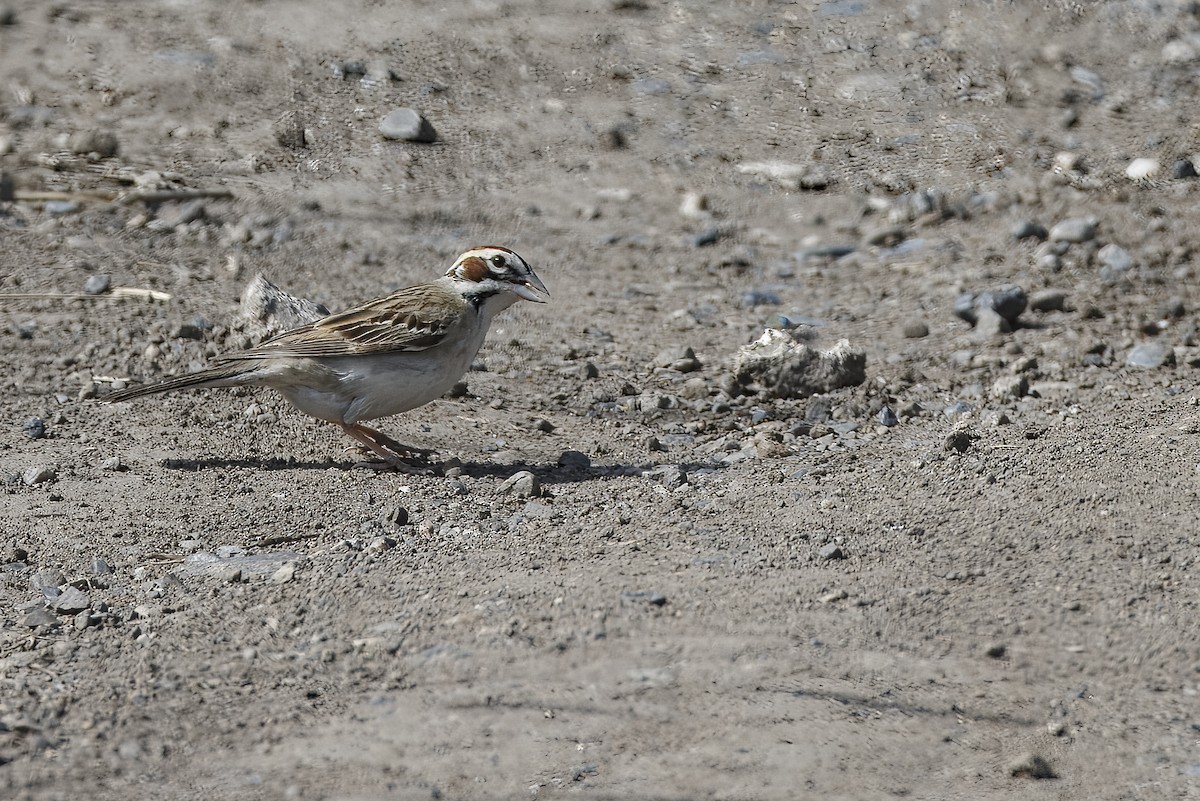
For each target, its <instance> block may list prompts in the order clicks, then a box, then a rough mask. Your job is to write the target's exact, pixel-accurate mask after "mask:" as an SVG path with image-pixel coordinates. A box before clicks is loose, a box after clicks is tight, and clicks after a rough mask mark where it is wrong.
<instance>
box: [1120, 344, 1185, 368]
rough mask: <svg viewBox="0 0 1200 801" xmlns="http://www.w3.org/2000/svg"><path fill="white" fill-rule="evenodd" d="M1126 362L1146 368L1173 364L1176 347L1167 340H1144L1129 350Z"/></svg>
mask: <svg viewBox="0 0 1200 801" xmlns="http://www.w3.org/2000/svg"><path fill="white" fill-rule="evenodd" d="M1125 364H1127V365H1129V366H1130V367H1145V368H1154V367H1166V366H1173V365H1174V364H1175V349H1174V348H1172V347H1171V346H1170V345H1168V344H1166V343H1165V342H1143V343H1142V344H1140V345H1137V346H1136V347H1134V348H1133V350H1131V351H1129V355H1128V356H1126V357H1125Z"/></svg>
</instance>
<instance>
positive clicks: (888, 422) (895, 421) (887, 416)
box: [879, 406, 900, 428]
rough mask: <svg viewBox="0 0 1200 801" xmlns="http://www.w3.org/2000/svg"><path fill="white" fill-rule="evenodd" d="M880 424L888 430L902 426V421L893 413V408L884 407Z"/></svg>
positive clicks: (880, 415)
mask: <svg viewBox="0 0 1200 801" xmlns="http://www.w3.org/2000/svg"><path fill="white" fill-rule="evenodd" d="M879 424H880V425H881V426H886V427H887V428H891V427H892V426H896V425H899V424H900V419H899V418H898V417H896V413H895V412H893V411H892V407H891V406H884V407H883V408H882V409H880V410H879Z"/></svg>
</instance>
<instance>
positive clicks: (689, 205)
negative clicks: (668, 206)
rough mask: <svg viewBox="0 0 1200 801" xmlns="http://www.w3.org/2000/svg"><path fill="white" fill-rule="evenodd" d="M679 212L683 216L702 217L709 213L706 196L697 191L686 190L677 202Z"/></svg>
mask: <svg viewBox="0 0 1200 801" xmlns="http://www.w3.org/2000/svg"><path fill="white" fill-rule="evenodd" d="M679 213H680V214H682V215H683V216H684V217H692V218H703V217H707V216H708V214H709V210H708V198H706V197H705V196H704V195H702V194H700V193H699V192H688V193H687V194H686V195H684V196H683V201H682V202H681V203H680V204H679Z"/></svg>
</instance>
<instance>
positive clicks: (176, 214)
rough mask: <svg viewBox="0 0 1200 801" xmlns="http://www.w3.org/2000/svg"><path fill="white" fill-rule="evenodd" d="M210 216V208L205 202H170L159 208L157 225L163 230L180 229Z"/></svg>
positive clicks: (197, 200) (198, 200)
mask: <svg viewBox="0 0 1200 801" xmlns="http://www.w3.org/2000/svg"><path fill="white" fill-rule="evenodd" d="M207 214H208V207H207V206H206V205H205V203H204V201H203V200H200V199H196V200H188V201H184V202H179V203H176V202H168V203H163V204H162V205H161V206H159V207H158V214H157V215H156V219H157V221H158V222H157V225H159V226H161V227H162V228H168V229H169V228H178V227H179V226H181V225H187V224H188V223H193V222H195V221H196V220H203V219H204V217H205V216H206V215H207Z"/></svg>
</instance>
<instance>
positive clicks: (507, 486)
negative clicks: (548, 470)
mask: <svg viewBox="0 0 1200 801" xmlns="http://www.w3.org/2000/svg"><path fill="white" fill-rule="evenodd" d="M498 492H499V493H500V494H502V495H515V496H517V497H518V498H536V497H537V496H539V495H541V494H542V485H541V482H540V481H539V480H538V477H537V476H535V475H534V474H533V473H531V472H529V471H528V470H522V471H521V472H519V473H514V474H512V475H511V476H509V477H508V478H507V479H505V480H504V483H503V484H501V485H500V489H499V490H498Z"/></svg>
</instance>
